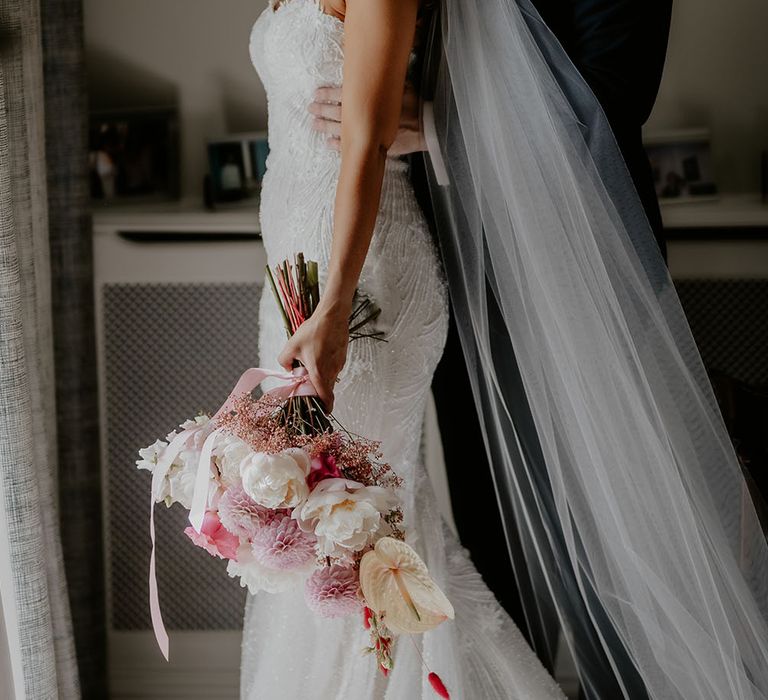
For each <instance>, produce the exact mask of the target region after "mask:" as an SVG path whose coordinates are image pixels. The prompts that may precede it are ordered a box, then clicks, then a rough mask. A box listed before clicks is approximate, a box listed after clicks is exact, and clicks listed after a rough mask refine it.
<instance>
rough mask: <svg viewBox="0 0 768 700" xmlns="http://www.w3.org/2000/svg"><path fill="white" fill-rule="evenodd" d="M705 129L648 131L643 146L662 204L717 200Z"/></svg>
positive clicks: (708, 137) (709, 147) (710, 146)
mask: <svg viewBox="0 0 768 700" xmlns="http://www.w3.org/2000/svg"><path fill="white" fill-rule="evenodd" d="M711 142H712V139H711V134H710V132H709V130H708V129H679V130H673V131H657V132H649V133H647V134H645V135H644V138H643V143H644V145H645V150H646V152H647V154H648V160H649V161H650V163H651V170H652V172H653V180H654V184H655V187H656V195H657V196H658V198H659V201H661V202H665V203H675V202H681V203H682V202H691V201H696V202H700V201H708V200H716V199H718V188H717V184H716V181H715V176H714V168H713V164H712V143H711Z"/></svg>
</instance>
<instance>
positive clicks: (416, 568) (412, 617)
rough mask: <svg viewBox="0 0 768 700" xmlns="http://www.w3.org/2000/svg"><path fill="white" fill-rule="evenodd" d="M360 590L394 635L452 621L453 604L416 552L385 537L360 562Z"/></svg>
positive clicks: (426, 629) (416, 632) (413, 632)
mask: <svg viewBox="0 0 768 700" xmlns="http://www.w3.org/2000/svg"><path fill="white" fill-rule="evenodd" d="M360 588H361V589H362V592H363V596H365V600H366V602H367V604H368V607H370V608H371V609H372V610H373V611H374V612H376V613H377V614H378V615H380V616H382V617H383V620H384V624H385V625H386V626H387V627H388V628H389V629H390V630H391V631H392V632H393V633H395V634H418V633H420V632H426V631H428V630H431V629H434V628H435V627H437V626H438V625H439V624H440V623H441V622H445V620H452V619H453V614H454V613H453V605H451V602H450V601H449V600H448V598H446V596H445V594H444V593H443V592H442V591H441V590H440V588H439V587H438V586H437V584H436V583H435V582H434V581H433V580H432V578H431V577H430V575H429V571H428V570H427V565H426V564H425V563H424V562H423V561H422V560H421V557H419V555H418V554H416V552H415V551H414V549H413V548H412V547H411V546H410V545H407V544H406V543H405V542H401V541H400V540H396V539H394V538H393V537H382V538H381V539H380V540H379V541H378V542H376V545H375V546H374V548H373V549H372V550H371V551H370V552H366V553H365V555H363V558H362V560H361V561H360Z"/></svg>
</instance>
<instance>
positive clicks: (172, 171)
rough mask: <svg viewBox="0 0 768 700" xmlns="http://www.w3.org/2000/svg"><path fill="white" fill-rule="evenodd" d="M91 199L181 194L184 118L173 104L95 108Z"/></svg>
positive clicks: (117, 200) (147, 198)
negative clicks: (180, 124)
mask: <svg viewBox="0 0 768 700" xmlns="http://www.w3.org/2000/svg"><path fill="white" fill-rule="evenodd" d="M88 160H89V164H90V182H91V198H92V199H93V200H94V201H97V202H101V203H104V204H109V203H113V202H115V203H124V202H127V201H137V202H147V201H162V200H169V199H177V198H178V197H179V117H178V111H177V110H176V108H174V107H169V108H147V109H136V110H122V111H109V112H103V111H100V112H92V113H91V115H90V127H89V154H88Z"/></svg>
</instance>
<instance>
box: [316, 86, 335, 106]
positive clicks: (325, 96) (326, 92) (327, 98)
mask: <svg viewBox="0 0 768 700" xmlns="http://www.w3.org/2000/svg"><path fill="white" fill-rule="evenodd" d="M315 102H329V103H334V102H335V103H336V104H341V88H340V87H321V88H317V90H315Z"/></svg>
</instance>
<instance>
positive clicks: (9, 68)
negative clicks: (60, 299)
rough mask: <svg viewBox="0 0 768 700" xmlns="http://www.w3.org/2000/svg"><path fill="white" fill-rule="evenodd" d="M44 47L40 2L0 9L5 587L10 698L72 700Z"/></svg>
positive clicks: (17, 0)
mask: <svg viewBox="0 0 768 700" xmlns="http://www.w3.org/2000/svg"><path fill="white" fill-rule="evenodd" d="M41 38H42V37H41V23H40V7H39V3H38V2H36V1H35V0H0V501H2V508H0V517H2V522H0V538H2V540H3V541H2V544H0V556H2V561H0V569H2V571H3V575H2V577H0V583H2V601H3V617H4V626H5V627H6V637H7V642H8V643H7V648H8V649H9V650H10V665H11V670H12V675H13V681H14V686H15V697H16V698H34V699H35V700H38V699H43V698H76V697H78V696H79V687H78V677H77V669H76V662H75V649H74V643H73V638H72V630H71V622H70V616H69V604H68V599H67V586H66V582H65V579H64V568H63V558H62V550H61V543H60V539H59V518H58V498H57V480H56V464H57V461H56V417H55V401H54V386H55V385H54V371H53V368H54V364H53V339H52V315H51V287H50V279H51V277H50V260H49V240H48V206H47V193H46V165H45V122H44V120H45V116H44V109H43V102H44V87H43V63H42V44H41ZM2 658H3V657H2V656H0V663H2ZM3 670H6V669H3Z"/></svg>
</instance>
